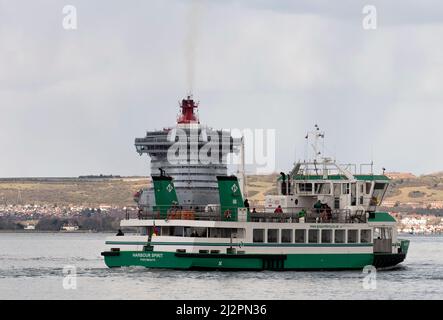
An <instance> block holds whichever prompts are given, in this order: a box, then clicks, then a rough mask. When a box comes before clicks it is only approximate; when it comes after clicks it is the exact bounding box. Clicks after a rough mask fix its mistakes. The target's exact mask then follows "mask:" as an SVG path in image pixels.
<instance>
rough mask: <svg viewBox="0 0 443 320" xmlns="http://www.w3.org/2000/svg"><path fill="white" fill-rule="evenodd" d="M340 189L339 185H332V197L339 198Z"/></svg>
mask: <svg viewBox="0 0 443 320" xmlns="http://www.w3.org/2000/svg"><path fill="white" fill-rule="evenodd" d="M340 187H341V184H340V183H334V196H335V197H339V196H340V194H341V192H340Z"/></svg>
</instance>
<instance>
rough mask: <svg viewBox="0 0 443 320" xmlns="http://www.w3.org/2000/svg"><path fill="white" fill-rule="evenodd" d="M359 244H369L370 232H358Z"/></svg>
mask: <svg viewBox="0 0 443 320" xmlns="http://www.w3.org/2000/svg"><path fill="white" fill-rule="evenodd" d="M360 242H361V243H370V242H371V230H369V229H368V230H361V231H360Z"/></svg>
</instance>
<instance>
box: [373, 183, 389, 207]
mask: <svg viewBox="0 0 443 320" xmlns="http://www.w3.org/2000/svg"><path fill="white" fill-rule="evenodd" d="M387 186H388V184H387V183H380V182H377V183H375V184H374V192H373V194H372V199H373V200H374V202H376V204H377V205H379V204H380V202H381V200H382V198H383V196H384V194H385V192H386V188H387Z"/></svg>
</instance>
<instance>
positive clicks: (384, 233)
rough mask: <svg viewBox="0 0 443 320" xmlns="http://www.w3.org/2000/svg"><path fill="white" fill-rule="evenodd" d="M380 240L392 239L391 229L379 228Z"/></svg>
mask: <svg viewBox="0 0 443 320" xmlns="http://www.w3.org/2000/svg"><path fill="white" fill-rule="evenodd" d="M381 238H382V239H392V232H391V228H381Z"/></svg>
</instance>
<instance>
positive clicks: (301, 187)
mask: <svg viewBox="0 0 443 320" xmlns="http://www.w3.org/2000/svg"><path fill="white" fill-rule="evenodd" d="M297 185H298V192H305V193H311V192H312V183H298V184H297Z"/></svg>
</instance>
